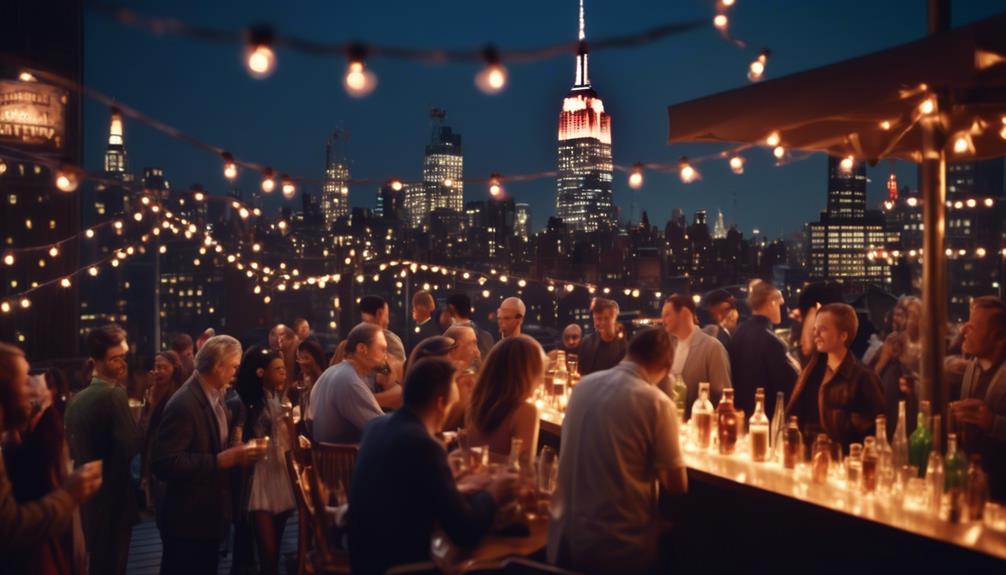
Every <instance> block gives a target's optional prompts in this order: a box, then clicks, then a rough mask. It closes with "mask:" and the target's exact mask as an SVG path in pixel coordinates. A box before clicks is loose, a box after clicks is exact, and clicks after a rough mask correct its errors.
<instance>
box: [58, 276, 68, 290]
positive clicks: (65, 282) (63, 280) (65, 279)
mask: <svg viewBox="0 0 1006 575" xmlns="http://www.w3.org/2000/svg"><path fill="white" fill-rule="evenodd" d="M59 285H61V286H63V287H65V288H68V287H70V278H63V279H61V280H59Z"/></svg>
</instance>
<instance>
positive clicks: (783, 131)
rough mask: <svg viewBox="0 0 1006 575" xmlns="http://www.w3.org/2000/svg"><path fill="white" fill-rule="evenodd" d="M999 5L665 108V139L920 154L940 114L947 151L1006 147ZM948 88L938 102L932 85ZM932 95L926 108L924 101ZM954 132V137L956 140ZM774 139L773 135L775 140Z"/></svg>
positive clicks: (979, 154)
mask: <svg viewBox="0 0 1006 575" xmlns="http://www.w3.org/2000/svg"><path fill="white" fill-rule="evenodd" d="M1004 31H1006V13H1003V14H1000V15H998V16H993V17H991V18H988V19H985V20H982V21H980V22H977V23H974V24H971V25H968V26H964V27H961V28H957V29H954V30H950V31H948V32H943V33H939V34H934V35H931V36H928V37H926V38H924V39H922V40H919V41H917V42H912V43H910V44H905V45H902V46H898V47H895V48H891V49H888V50H884V51H881V52H875V53H873V54H868V55H866V56H862V57H859V58H854V59H851V60H846V61H844V62H838V63H836V64H831V65H828V66H824V67H821V68H816V69H813V70H809V71H806V72H801V73H797V74H793V75H790V76H786V77H783V78H779V79H776V80H770V81H767V82H762V83H759V84H753V85H750V86H746V87H744V88H740V89H736V90H731V91H728V92H722V93H720V94H715V95H712V96H708V97H705V98H700V99H697V100H692V101H690V102H685V103H681V104H676V105H673V106H670V107H669V108H668V119H669V121H670V134H669V136H668V140H669V142H670V143H678V142H695V141H704V142H730V143H737V144H740V145H741V147H746V146H750V145H764V144H766V140H767V138H768V137H769V136H770V135H777V136H778V139H779V145H781V146H783V147H785V148H794V149H801V150H808V151H819V152H826V153H828V154H831V155H834V156H842V157H844V156H854V157H855V158H857V159H860V160H867V161H869V162H871V163H872V162H876V161H877V160H880V159H882V158H900V159H904V160H909V161H913V162H921V161H922V149H923V134H922V132H923V130H922V127H921V122H920V119H922V118H923V117H925V116H927V115H930V114H938V115H939V120H940V125H941V126H942V128H943V129H942V131H943V133H944V134H946V135H947V136H948V138H947V139H946V141H945V150H946V152H947V155H948V156H949V157H960V158H961V159H964V158H969V159H982V158H993V157H999V156H1003V155H1006V32H1004ZM934 93H939V94H940V95H941V96H945V99H942V98H941V101H943V102H946V103H945V104H944V105H943V106H942V107H943V109H935V102H936V99H931V96H932V94H934ZM930 104H932V105H933V109H930ZM958 140H960V142H959V141H958ZM772 145H774V144H772Z"/></svg>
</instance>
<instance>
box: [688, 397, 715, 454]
mask: <svg viewBox="0 0 1006 575" xmlns="http://www.w3.org/2000/svg"><path fill="white" fill-rule="evenodd" d="M692 421H693V422H694V425H695V434H696V443H697V444H698V446H699V449H703V450H705V449H709V443H710V442H711V440H712V433H713V403H712V402H711V401H709V383H707V382H702V383H699V397H698V398H697V399H696V400H695V403H693V404H692Z"/></svg>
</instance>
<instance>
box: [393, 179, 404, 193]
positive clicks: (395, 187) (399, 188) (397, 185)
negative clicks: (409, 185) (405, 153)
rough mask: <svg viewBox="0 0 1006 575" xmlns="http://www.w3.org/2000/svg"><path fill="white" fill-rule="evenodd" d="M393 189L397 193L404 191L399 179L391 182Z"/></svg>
mask: <svg viewBox="0 0 1006 575" xmlns="http://www.w3.org/2000/svg"><path fill="white" fill-rule="evenodd" d="M391 189H392V190H393V191H396V192H400V191H402V181H401V180H399V179H398V178H395V179H393V180H391Z"/></svg>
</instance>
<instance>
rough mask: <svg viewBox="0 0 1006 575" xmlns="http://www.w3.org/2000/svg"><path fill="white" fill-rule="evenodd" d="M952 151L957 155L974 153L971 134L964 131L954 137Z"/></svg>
mask: <svg viewBox="0 0 1006 575" xmlns="http://www.w3.org/2000/svg"><path fill="white" fill-rule="evenodd" d="M954 153H955V154H957V155H963V154H974V153H975V144H974V141H972V140H971V134H968V133H966V132H965V133H963V134H960V135H958V136H957V138H955V139H954Z"/></svg>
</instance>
